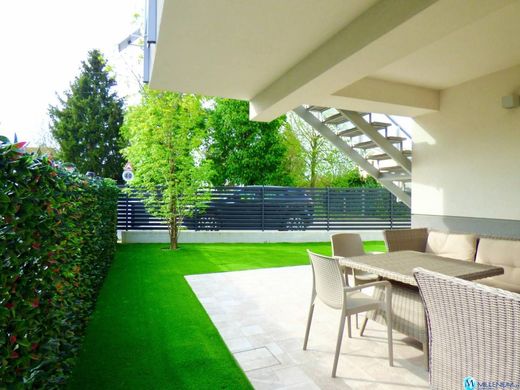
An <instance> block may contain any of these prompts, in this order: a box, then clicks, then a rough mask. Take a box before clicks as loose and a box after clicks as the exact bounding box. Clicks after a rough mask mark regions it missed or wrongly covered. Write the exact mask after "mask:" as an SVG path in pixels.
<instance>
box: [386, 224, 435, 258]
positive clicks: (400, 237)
mask: <svg viewBox="0 0 520 390" xmlns="http://www.w3.org/2000/svg"><path fill="white" fill-rule="evenodd" d="M383 238H384V240H385V244H386V248H387V249H388V252H395V251H417V252H424V251H425V250H426V242H427V240H428V229H426V228H415V229H397V230H384V231H383Z"/></svg>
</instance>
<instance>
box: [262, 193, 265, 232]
mask: <svg viewBox="0 0 520 390" xmlns="http://www.w3.org/2000/svg"><path fill="white" fill-rule="evenodd" d="M264 221H265V185H262V231H264Z"/></svg>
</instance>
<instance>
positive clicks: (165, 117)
mask: <svg viewBox="0 0 520 390" xmlns="http://www.w3.org/2000/svg"><path fill="white" fill-rule="evenodd" d="M205 131H206V125H205V113H204V110H203V108H202V105H201V101H200V99H199V98H198V97H196V96H194V95H185V94H178V93H172V92H162V91H153V90H150V89H148V88H145V89H144V90H143V94H142V100H141V104H140V105H138V106H135V107H131V108H130V109H129V110H128V112H127V114H126V117H125V122H124V125H123V127H122V134H123V136H124V138H125V139H126V140H127V141H128V143H129V146H127V147H126V148H125V149H123V155H124V156H125V157H126V158H127V159H128V161H129V162H130V163H131V164H132V168H133V171H134V175H135V177H134V179H133V180H132V181H131V182H130V187H131V188H133V189H135V190H137V193H138V194H139V196H140V197H141V198H142V199H143V203H144V204H145V207H146V209H147V211H148V212H149V213H151V214H152V215H155V216H157V217H160V218H162V219H165V220H166V221H167V223H168V229H169V233H170V248H171V249H177V248H178V235H179V234H178V233H179V227H180V225H181V224H182V220H183V218H184V217H186V216H190V215H192V212H193V210H194V209H195V208H202V207H203V202H204V201H205V200H206V199H207V196H204V195H200V194H197V191H198V190H199V189H200V188H201V187H203V186H205V185H207V183H208V180H209V176H210V173H211V167H210V164H209V162H208V161H207V160H205V159H204V155H203V150H202V144H203V140H204V137H205ZM208 195H209V193H208Z"/></svg>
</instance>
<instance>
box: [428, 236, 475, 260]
mask: <svg viewBox="0 0 520 390" xmlns="http://www.w3.org/2000/svg"><path fill="white" fill-rule="evenodd" d="M476 251H477V236H476V235H474V234H455V233H444V232H437V231H431V232H430V233H429V234H428V240H427V242H426V253H433V254H435V255H437V256H443V257H451V258H452V259H458V260H468V261H473V260H475V253H476Z"/></svg>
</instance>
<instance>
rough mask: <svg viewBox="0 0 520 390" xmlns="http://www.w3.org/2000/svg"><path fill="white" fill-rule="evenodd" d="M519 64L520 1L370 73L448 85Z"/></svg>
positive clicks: (420, 83) (390, 78) (436, 86)
mask: <svg viewBox="0 0 520 390" xmlns="http://www.w3.org/2000/svg"><path fill="white" fill-rule="evenodd" d="M517 64H520V1H516V2H514V3H513V4H511V5H509V6H507V7H504V8H501V9H499V10H498V11H496V12H494V13H491V14H489V15H487V16H486V17H485V18H482V19H480V20H478V21H476V22H474V23H472V24H469V25H467V26H465V27H463V28H461V29H460V30H457V31H455V32H454V33H452V34H449V35H447V36H445V37H443V38H441V39H439V40H438V41H436V42H434V43H433V44H431V45H428V46H426V47H423V48H421V49H420V50H417V51H416V52H414V53H412V54H410V55H409V56H406V57H404V58H402V59H400V60H398V61H396V62H394V63H392V64H390V65H388V66H386V67H384V68H382V69H380V70H379V71H377V72H375V73H373V74H372V75H371V77H374V78H379V79H383V80H387V81H394V82H400V83H406V84H412V85H415V86H421V87H427V88H433V89H445V88H449V87H452V86H455V85H457V84H461V83H463V82H465V81H469V80H473V79H475V78H477V77H480V76H484V75H486V74H489V73H493V72H496V71H498V70H502V69H506V68H509V67H512V66H515V65H517Z"/></svg>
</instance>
